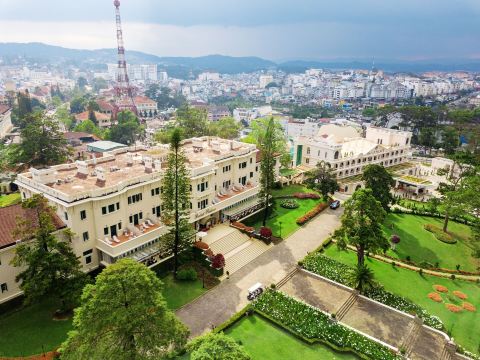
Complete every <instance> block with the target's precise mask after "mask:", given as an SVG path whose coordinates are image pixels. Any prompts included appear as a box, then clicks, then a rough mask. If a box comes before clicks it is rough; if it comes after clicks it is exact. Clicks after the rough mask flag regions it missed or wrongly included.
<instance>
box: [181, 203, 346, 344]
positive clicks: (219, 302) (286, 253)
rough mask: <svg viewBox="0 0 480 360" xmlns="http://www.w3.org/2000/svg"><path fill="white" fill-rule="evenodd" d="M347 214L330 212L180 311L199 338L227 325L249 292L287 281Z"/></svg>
mask: <svg viewBox="0 0 480 360" xmlns="http://www.w3.org/2000/svg"><path fill="white" fill-rule="evenodd" d="M342 213H343V210H342V209H341V208H340V209H337V210H331V209H327V210H325V211H324V212H322V213H321V214H320V215H318V216H317V217H316V218H314V219H313V220H311V221H310V222H308V223H307V224H306V225H304V226H303V227H301V228H300V229H298V230H297V231H296V232H294V233H293V234H292V235H290V236H289V237H288V238H287V239H285V240H284V241H283V242H281V243H280V244H278V245H275V246H274V247H273V248H272V249H270V250H268V251H266V252H265V253H263V254H262V255H260V256H259V257H257V258H256V259H255V260H253V261H252V262H251V263H249V264H248V265H246V266H244V267H243V268H241V269H240V270H239V271H237V272H236V273H234V274H232V275H231V276H230V279H226V280H224V281H222V282H221V283H220V284H219V285H218V286H216V287H215V288H213V289H212V290H210V291H208V292H207V293H205V294H204V295H203V296H201V297H199V298H197V299H196V300H194V301H193V302H191V303H189V304H187V305H185V306H183V307H182V308H180V309H178V310H177V311H176V314H177V316H178V317H179V318H180V319H181V320H182V321H183V322H184V323H185V324H186V325H187V326H188V327H189V328H190V331H191V336H192V337H193V336H198V335H201V334H202V333H204V332H205V331H207V330H210V329H212V327H214V326H218V325H220V324H221V323H223V322H225V321H227V320H228V319H229V318H230V317H231V316H232V315H234V314H235V313H236V312H237V311H239V310H241V309H242V308H243V307H245V305H247V303H248V300H247V293H248V291H247V289H248V288H249V287H251V286H252V285H253V284H255V283H257V282H260V283H262V284H264V285H265V286H269V285H270V284H272V283H277V282H279V281H280V280H281V279H283V278H284V277H285V276H286V275H287V274H288V272H289V271H290V270H292V268H293V267H295V266H296V264H297V262H298V261H299V260H301V259H303V258H304V257H305V256H306V255H307V253H308V252H311V251H313V250H315V249H316V248H317V247H318V246H320V245H321V244H322V243H323V242H324V241H325V240H326V239H327V238H328V237H329V236H330V234H331V233H332V232H333V231H334V230H335V229H336V228H337V227H338V226H340V216H341V215H342Z"/></svg>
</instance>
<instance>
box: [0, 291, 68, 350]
mask: <svg viewBox="0 0 480 360" xmlns="http://www.w3.org/2000/svg"><path fill="white" fill-rule="evenodd" d="M55 310H56V305H55V304H54V303H53V302H52V301H48V300H45V301H42V302H41V303H37V304H35V305H32V306H29V307H25V308H22V309H20V310H18V311H13V312H8V313H6V314H4V315H0V357H2V356H28V355H34V354H40V353H42V352H43V351H46V352H47V351H51V350H53V349H55V348H56V347H58V346H59V345H60V344H61V343H62V342H63V341H64V340H65V339H66V338H67V332H68V331H69V330H71V329H72V320H71V319H69V320H64V321H56V320H53V319H52V315H53V313H54V312H55Z"/></svg>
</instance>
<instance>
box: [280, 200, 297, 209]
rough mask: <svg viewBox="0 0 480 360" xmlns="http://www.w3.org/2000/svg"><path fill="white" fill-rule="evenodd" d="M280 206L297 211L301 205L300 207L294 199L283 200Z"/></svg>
mask: <svg viewBox="0 0 480 360" xmlns="http://www.w3.org/2000/svg"><path fill="white" fill-rule="evenodd" d="M280 206H281V207H283V208H285V209H296V208H298V207H299V206H300V205H298V202H297V201H296V200H293V199H287V200H283V201H282V202H281V203H280Z"/></svg>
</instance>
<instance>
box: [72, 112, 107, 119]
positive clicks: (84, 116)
mask: <svg viewBox="0 0 480 360" xmlns="http://www.w3.org/2000/svg"><path fill="white" fill-rule="evenodd" d="M95 117H96V118H97V120H110V115H107V114H104V113H101V112H98V111H95ZM87 119H88V111H84V112H82V113H80V114H77V115H75V120H77V121H85V120H87Z"/></svg>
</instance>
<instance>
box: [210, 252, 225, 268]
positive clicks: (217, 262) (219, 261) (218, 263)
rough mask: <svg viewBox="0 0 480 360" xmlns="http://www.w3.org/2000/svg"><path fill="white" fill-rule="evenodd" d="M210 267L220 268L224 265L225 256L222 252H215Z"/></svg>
mask: <svg viewBox="0 0 480 360" xmlns="http://www.w3.org/2000/svg"><path fill="white" fill-rule="evenodd" d="M212 267H213V268H214V269H222V268H224V267H225V258H224V257H223V255H222V254H217V255H215V256H214V257H213V258H212Z"/></svg>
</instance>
